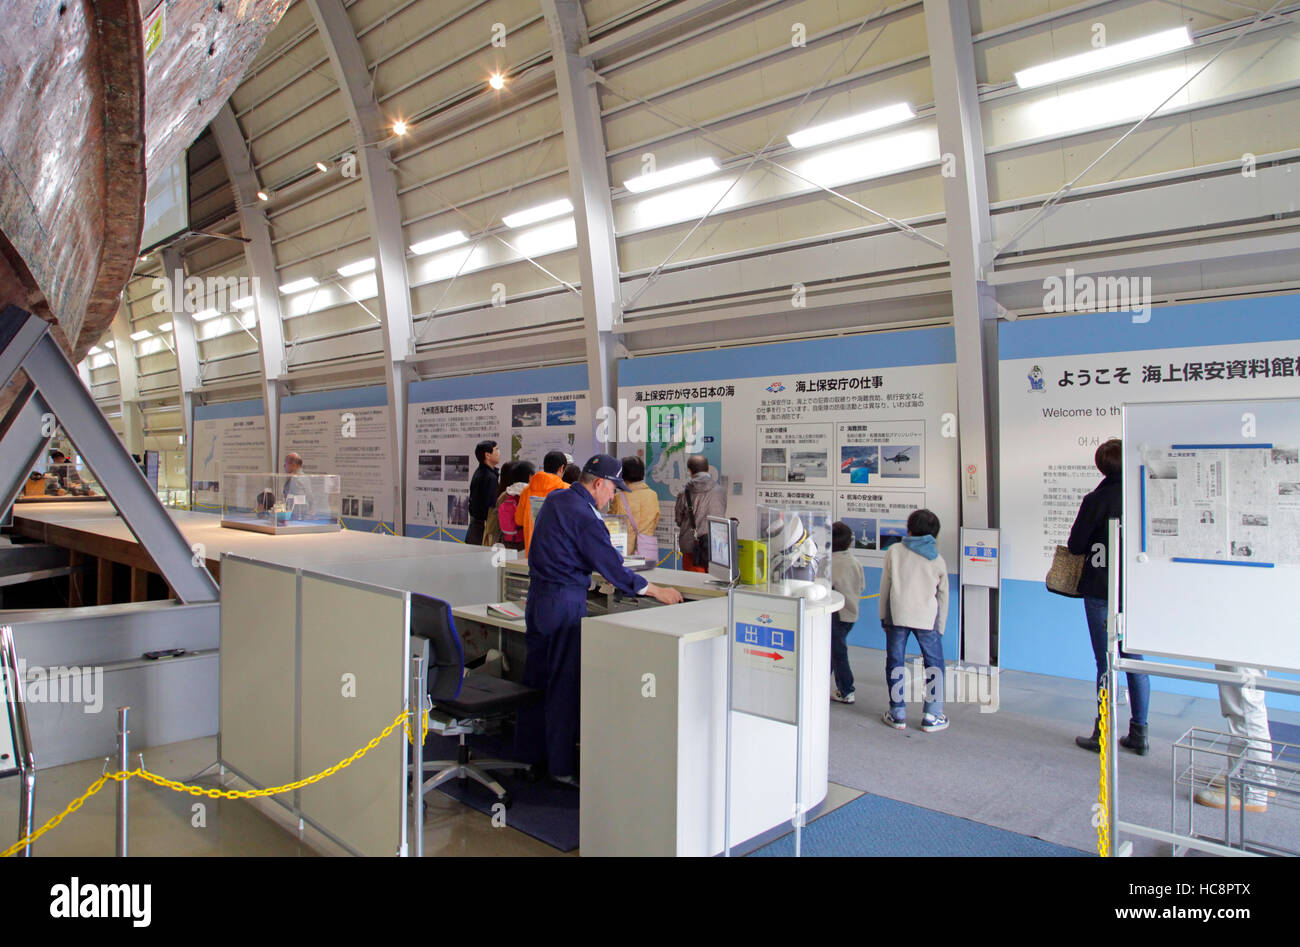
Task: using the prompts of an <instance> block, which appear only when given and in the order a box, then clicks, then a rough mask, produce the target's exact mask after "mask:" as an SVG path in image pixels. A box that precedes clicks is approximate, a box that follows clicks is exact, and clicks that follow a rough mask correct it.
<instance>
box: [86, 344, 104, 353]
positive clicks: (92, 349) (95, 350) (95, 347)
mask: <svg viewBox="0 0 1300 947" xmlns="http://www.w3.org/2000/svg"><path fill="white" fill-rule="evenodd" d="M103 351H104V350H103V349H101V348H100V347H99V346H98V345H92V346H91V347H90V351H88V352H87V353H86V354H87V355H99V354H101V353H102V352H103Z"/></svg>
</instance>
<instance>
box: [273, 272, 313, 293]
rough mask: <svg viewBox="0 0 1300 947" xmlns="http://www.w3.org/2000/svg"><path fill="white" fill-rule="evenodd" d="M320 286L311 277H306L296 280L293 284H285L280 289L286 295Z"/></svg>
mask: <svg viewBox="0 0 1300 947" xmlns="http://www.w3.org/2000/svg"><path fill="white" fill-rule="evenodd" d="M318 285H319V284H318V283H317V282H316V280H315V279H313V278H312V277H310V276H304V277H303V278H302V279H296V280H294V281H293V282H292V283H285V284H284V285H283V286H281V287H280V292H282V293H285V294H293V293H300V292H302V291H303V290H304V289H314V288H315V287H316V286H318Z"/></svg>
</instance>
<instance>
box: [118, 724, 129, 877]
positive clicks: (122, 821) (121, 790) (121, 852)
mask: <svg viewBox="0 0 1300 947" xmlns="http://www.w3.org/2000/svg"><path fill="white" fill-rule="evenodd" d="M130 709H131V708H130V707H119V708H117V768H118V769H119V770H121V771H123V772H125V771H126V767H127V765H128V764H127V757H128V755H129V746H128V743H129V740H130V736H131V731H130V730H128V729H127V728H126V714H127V711H128V710H130ZM128 782H129V780H126V779H123V780H120V781H119V782H118V784H117V857H118V858H126V857H127V851H126V849H127V845H126V837H127V822H126V810H127V788H126V787H127V783H128Z"/></svg>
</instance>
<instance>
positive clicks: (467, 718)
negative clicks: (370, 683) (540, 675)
mask: <svg viewBox="0 0 1300 947" xmlns="http://www.w3.org/2000/svg"><path fill="white" fill-rule="evenodd" d="M411 634H413V635H416V636H418V637H421V638H425V639H427V640H428V642H429V652H430V653H429V661H428V665H429V672H428V682H429V698H430V700H431V701H432V704H433V710H432V712H431V713H430V714H429V732H431V733H432V732H435V731H436V732H437V733H439V734H441V735H442V736H448V737H451V736H458V737H460V745H459V747H458V748H457V751H456V759H454V760H435V761H431V762H426V763H423V765H422V767H421V770H420V772H421V775H423V774H425V773H436V774H437V775H436V776H434V777H432V778H431V779H428V780H425V781H424V783H423V785H422V786H421V787H420V795H421V797H423V796H424V795H426V794H428V793H429V792H430V791H431V790H433V789H436V788H438V787H439V786H441V785H442V784H443V783H445V782H447V781H449V780H452V779H466V778H469V779H473V780H474V781H475V782H478V783H481V784H482V785H484V786H486V787H487V788H488V789H490V790H491V791H492V792H494V793H495V794H496V797H497V798H498V799H500V800H501V801H502V802H503V803H505V804H506V805H507V806H509V805H510V803H511V799H510V793H509V792H507V791H506V789H505V788H504V787H503V786H502V785H501V784H500V783H498V782H497V781H496V780H495V779H493V778H492V777H491V776H490V775H488V771H490V770H527V769H529V768H530V767H529V764H527V763H518V762H515V761H513V760H496V759H487V760H482V759H475V758H473V756H472V755H471V753H470V749H469V747H468V746H467V745H466V744H465V737H466V736H468V735H469V734H471V733H477V732H479V731H480V729H481V728H482V726H483V725H484V724H485V723H487V722H490V721H493V720H497V719H500V718H502V717H506V716H509V715H510V714H513V713H514V712H515V711H517V710H518V709H519V708H521V707H526V706H528V705H529V704H532V703H535V702H536V701H538V700H540V699H541V696H542V692H541V691H539V690H534V689H533V688H531V687H524V686H523V685H522V684H516V683H515V682H514V681H508V680H506V679H505V678H500V677H492V676H491V675H488V674H470V675H468V676H467V675H466V674H465V652H464V649H462V648H461V644H460V635H459V634H458V633H457V632H456V625H455V623H454V622H453V621H452V617H451V607H450V606H449V605H448V604H447V603H446V602H444V601H442V600H440V599H436V598H432V597H430V596H428V595H421V594H414V595H412V596H411Z"/></svg>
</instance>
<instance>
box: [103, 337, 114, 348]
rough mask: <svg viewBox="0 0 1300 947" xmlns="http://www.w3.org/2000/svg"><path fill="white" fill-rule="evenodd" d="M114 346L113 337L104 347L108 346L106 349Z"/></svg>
mask: <svg viewBox="0 0 1300 947" xmlns="http://www.w3.org/2000/svg"><path fill="white" fill-rule="evenodd" d="M112 347H113V340H112V339H109V340H108V341H107V342H105V343H104V348H106V349H111V348H112Z"/></svg>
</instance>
